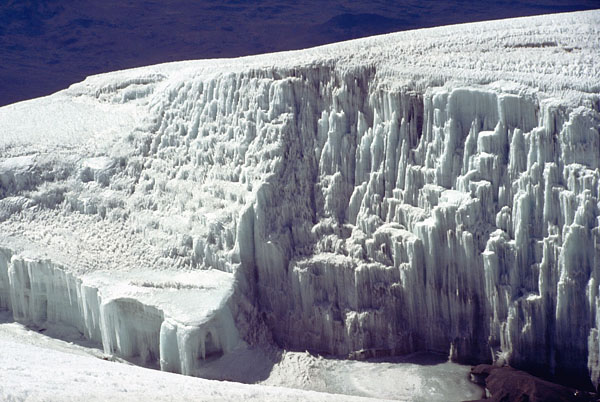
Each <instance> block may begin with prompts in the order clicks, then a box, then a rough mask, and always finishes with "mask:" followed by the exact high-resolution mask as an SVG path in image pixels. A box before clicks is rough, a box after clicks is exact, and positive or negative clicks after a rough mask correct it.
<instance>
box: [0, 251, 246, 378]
mask: <svg viewBox="0 0 600 402" xmlns="http://www.w3.org/2000/svg"><path fill="white" fill-rule="evenodd" d="M118 286H123V285H122V284H121V285H119V284H113V286H112V288H115V287H118ZM104 293H109V294H114V293H115V291H114V289H110V288H109V289H105V292H104ZM140 299H141V300H142V301H143V300H144V298H140ZM142 301H140V300H138V299H137V298H135V297H126V296H123V297H117V298H114V297H107V296H106V295H104V296H103V291H102V289H98V287H96V286H94V283H93V281H89V280H85V279H84V280H82V279H80V278H78V277H77V276H76V275H73V274H71V273H69V272H68V270H67V269H66V268H65V267H63V266H61V265H60V264H56V263H53V262H52V261H50V260H40V259H36V258H28V257H22V256H20V255H14V254H13V252H12V251H11V250H10V249H7V248H0V308H1V309H8V310H11V311H12V313H13V317H14V319H15V320H16V321H18V322H22V323H25V324H28V325H32V326H34V327H43V326H44V325H46V324H47V323H48V322H49V323H54V324H60V325H66V326H70V327H73V328H76V329H77V330H78V331H80V332H81V334H83V335H84V336H85V337H86V338H87V339H90V340H92V341H96V342H98V343H99V344H102V346H103V348H104V351H105V353H107V354H109V355H113V354H115V355H118V356H121V357H124V358H129V359H132V360H133V361H134V362H136V363H138V364H143V365H147V366H150V367H159V366H160V368H161V369H162V370H165V371H171V372H175V373H181V374H186V375H193V374H194V370H196V369H197V368H198V367H200V366H201V365H202V364H203V362H204V361H205V360H206V359H209V358H214V357H218V356H220V355H222V354H224V353H228V352H230V351H231V350H232V349H233V348H234V347H236V346H237V344H238V341H239V339H238V335H237V332H236V329H235V325H234V323H233V318H232V316H231V312H230V310H229V307H228V306H227V305H223V306H221V308H220V309H219V310H217V311H213V312H211V313H210V314H209V315H208V317H207V319H205V320H203V321H202V322H197V323H194V322H186V321H182V319H181V317H177V316H175V317H173V316H170V315H168V314H165V312H164V311H163V310H162V309H161V308H160V304H159V307H156V306H155V305H152V304H149V303H143V302H142Z"/></svg>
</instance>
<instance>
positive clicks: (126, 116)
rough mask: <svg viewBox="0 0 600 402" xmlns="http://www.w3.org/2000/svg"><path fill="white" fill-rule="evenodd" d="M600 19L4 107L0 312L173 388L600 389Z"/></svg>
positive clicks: (191, 66) (399, 44)
mask: <svg viewBox="0 0 600 402" xmlns="http://www.w3.org/2000/svg"><path fill="white" fill-rule="evenodd" d="M599 130H600V11H588V12H578V13H569V14H556V15H547V16H539V17H528V18H518V19H510V20H501V21H491V22H490V21H488V22H481V23H472V24H464V25H455V26H448V27H439V28H432V29H423V30H416V31H407V32H401V33H396V34H389V35H383V36H377V37H371V38H366V39H360V40H354V41H349V42H342V43H338V44H333V45H328V46H322V47H318V48H313V49H308V50H302V51H293V52H282V53H275V54H268V55H261V56H253V57H245V58H239V59H221V60H202V61H187V62H177V63H169V64H162V65H156V66H150V67H144V68H138V69H133V70H126V71H119V72H114V73H108V74H103V75H98V76H93V77H89V78H88V79H86V80H85V81H83V82H82V83H78V84H75V85H72V86H71V87H70V88H68V89H66V90H64V91H61V92H58V93H56V94H54V95H51V96H49V97H45V98H38V99H34V100H30V101H26V102H21V103H17V104H13V105H9V106H6V107H2V108H0V309H7V310H10V311H12V314H13V316H14V319H15V320H17V321H19V322H22V323H26V324H28V325H29V326H31V327H41V326H43V325H46V323H48V322H51V323H55V324H63V325H68V326H72V327H75V328H77V329H78V330H79V331H80V332H81V333H82V334H84V335H85V336H86V337H87V338H88V339H90V340H93V341H97V342H101V343H102V346H103V348H104V351H105V353H107V354H113V355H116V356H119V357H123V358H128V359H133V360H135V361H136V362H139V363H140V364H144V365H147V366H156V367H159V366H160V368H161V369H162V370H164V371H171V372H175V373H182V374H189V375H201V374H202V370H203V367H204V366H205V365H206V364H208V363H210V362H214V361H217V360H218V359H226V358H227V356H233V355H235V353H236V352H235V351H239V349H240V348H241V347H254V346H261V345H262V346H264V345H277V346H278V347H281V348H286V349H291V350H300V351H304V350H309V351H313V352H318V353H323V354H330V355H335V356H338V357H348V358H359V359H362V358H368V357H382V356H395V355H402V354H407V353H411V352H417V351H434V352H443V353H446V354H448V355H449V357H450V359H452V360H453V361H457V362H489V361H492V360H494V361H497V360H500V361H502V362H507V363H509V364H510V365H511V366H514V367H517V368H523V369H527V370H530V371H533V372H536V373H539V374H544V375H548V376H553V377H554V378H556V379H558V380H560V381H570V382H579V385H582V386H586V385H591V384H594V385H595V386H597V385H598V383H599V378H600V334H599V327H600V295H599V286H600V214H599V211H600V197H599V194H600V133H599Z"/></svg>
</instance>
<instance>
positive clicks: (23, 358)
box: [0, 312, 482, 401]
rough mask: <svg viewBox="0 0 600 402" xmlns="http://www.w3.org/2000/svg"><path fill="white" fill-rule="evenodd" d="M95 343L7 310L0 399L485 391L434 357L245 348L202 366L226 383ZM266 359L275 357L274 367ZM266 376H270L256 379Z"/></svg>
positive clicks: (412, 395)
mask: <svg viewBox="0 0 600 402" xmlns="http://www.w3.org/2000/svg"><path fill="white" fill-rule="evenodd" d="M98 346H99V345H98V344H94V343H93V342H90V341H88V340H86V339H85V338H84V337H82V336H81V334H80V333H79V332H78V331H77V330H76V329H74V328H69V327H64V326H59V325H52V324H49V325H45V326H44V327H42V328H38V329H37V330H34V329H30V328H27V327H25V326H23V325H22V324H19V323H16V322H14V321H13V320H12V317H11V316H10V315H9V314H8V312H2V313H0V367H1V368H2V382H0V398H1V399H2V400H5V401H21V400H27V401H37V400H52V401H66V400H72V399H73V398H84V399H86V400H92V401H94V400H98V401H106V400H126V401H132V400H156V401H163V400H211V401H212V400H238V401H239V400H248V399H250V400H252V399H256V400H278V401H279V400H284V401H285V400H311V401H312V400H314V401H326V400H348V401H353V400H356V401H359V400H365V401H366V400H369V399H368V398H366V397H372V398H376V399H375V400H386V399H389V400H407V401H408V400H410V401H460V400H464V399H476V398H478V397H480V396H481V395H482V390H481V388H480V387H478V386H476V385H474V384H472V383H470V382H469V381H468V371H469V368H468V367H465V366H459V365H457V364H454V363H448V362H444V361H442V360H440V358H439V357H436V356H432V355H418V356H409V357H405V358H403V359H400V358H397V359H395V360H396V362H394V363H391V362H356V361H352V362H344V361H339V360H329V359H323V358H322V357H315V356H312V355H310V354H308V353H301V352H286V353H284V354H281V355H277V356H276V355H275V354H273V352H274V351H271V353H265V352H264V351H260V350H255V351H250V350H246V351H244V352H242V353H239V352H238V353H234V354H233V355H234V356H236V358H235V359H232V358H230V359H228V360H227V361H224V362H221V363H220V364H215V363H217V362H216V361H215V362H212V366H211V367H207V368H205V372H204V373H203V374H205V375H206V376H207V377H209V378H211V377H218V378H229V379H230V380H229V381H228V382H223V381H215V380H204V379H198V378H194V377H187V376H186V377H183V376H179V375H174V374H170V373H164V372H159V371H156V370H150V369H146V368H141V367H137V366H134V365H131V363H129V362H127V361H125V360H122V359H119V358H115V357H114V356H110V355H106V354H104V353H103V352H102V351H101V350H100V349H97V347H98ZM270 359H272V360H278V361H277V363H276V364H275V365H274V366H273V362H271V361H270ZM403 361H412V362H413V363H405V362H403ZM265 370H266V371H265ZM265 374H266V375H267V376H268V377H266V378H265V379H261V380H259V378H260V377H261V376H262V375H265ZM232 381H236V382H232ZM239 382H245V383H248V384H250V383H257V385H242V384H239ZM258 384H260V385H258ZM306 390H310V391H320V393H317V392H310V391H309V392H306ZM352 395H355V396H356V395H358V396H361V397H364V398H356V397H353V396H352Z"/></svg>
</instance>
